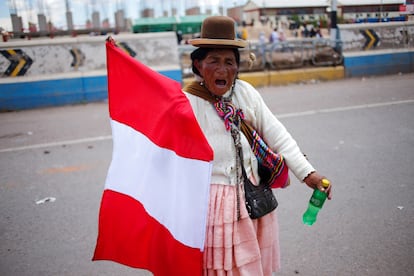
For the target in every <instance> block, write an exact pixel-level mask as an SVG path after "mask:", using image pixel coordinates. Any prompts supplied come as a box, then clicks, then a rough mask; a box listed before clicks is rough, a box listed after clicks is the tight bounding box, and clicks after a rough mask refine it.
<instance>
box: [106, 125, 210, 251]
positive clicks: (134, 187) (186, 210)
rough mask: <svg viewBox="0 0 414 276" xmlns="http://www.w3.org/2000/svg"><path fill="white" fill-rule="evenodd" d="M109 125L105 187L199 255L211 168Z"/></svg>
mask: <svg viewBox="0 0 414 276" xmlns="http://www.w3.org/2000/svg"><path fill="white" fill-rule="evenodd" d="M111 126H112V134H113V146H114V149H113V154H114V155H113V156H112V163H111V165H110V168H109V170H108V176H107V180H106V184H105V188H106V189H110V190H114V191H117V192H120V193H123V194H126V195H128V196H131V197H133V198H135V199H136V200H137V201H139V202H140V203H141V204H142V205H143V206H144V208H145V210H146V211H147V212H148V213H149V214H150V215H151V216H152V217H154V218H155V219H156V220H157V221H158V222H159V223H161V224H162V225H164V226H165V227H166V228H167V229H168V230H169V231H170V233H171V234H172V235H173V236H174V238H175V239H176V240H178V241H180V242H181V243H183V244H185V245H187V246H190V247H193V248H200V249H201V250H202V249H203V248H204V238H203V240H200V238H199V237H205V224H206V216H207V208H208V195H209V189H210V179H211V168H212V163H211V162H206V161H200V160H194V159H188V158H183V157H180V156H178V155H177V154H176V153H175V152H173V151H171V150H168V149H165V148H160V147H159V146H157V145H155V144H154V143H152V142H151V141H150V140H149V139H148V138H147V137H146V136H145V135H143V134H142V133H140V132H138V131H136V130H134V129H133V128H131V127H129V126H127V125H124V124H122V123H119V122H117V121H115V120H112V121H111Z"/></svg>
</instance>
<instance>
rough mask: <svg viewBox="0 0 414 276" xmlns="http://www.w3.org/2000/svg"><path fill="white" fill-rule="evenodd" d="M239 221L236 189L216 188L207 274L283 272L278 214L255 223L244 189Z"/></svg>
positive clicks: (254, 275)
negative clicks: (245, 199) (246, 201)
mask: <svg viewBox="0 0 414 276" xmlns="http://www.w3.org/2000/svg"><path fill="white" fill-rule="evenodd" d="M240 198H241V200H240V214H241V218H240V220H239V221H237V203H236V200H237V194H236V186H230V185H218V184H212V185H211V188H210V203H209V214H208V221H207V232H206V243H205V250H204V256H203V257H204V267H203V273H204V275H205V276H206V275H208V276H213V275H214V276H215V275H218V276H222V275H223V276H224V275H225V276H239V275H240V276H271V275H272V272H275V271H277V270H279V268H280V255H279V229H278V221H277V213H276V211H273V212H271V213H270V214H268V215H266V216H264V217H262V218H259V219H255V220H252V219H250V217H249V214H248V213H247V209H246V206H245V205H244V200H243V199H244V191H243V188H242V186H240Z"/></svg>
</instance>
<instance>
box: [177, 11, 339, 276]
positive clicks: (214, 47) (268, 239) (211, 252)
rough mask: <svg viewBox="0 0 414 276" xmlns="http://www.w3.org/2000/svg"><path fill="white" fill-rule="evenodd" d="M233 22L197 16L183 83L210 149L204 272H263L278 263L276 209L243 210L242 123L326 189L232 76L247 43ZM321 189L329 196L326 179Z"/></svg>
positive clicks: (249, 89) (257, 99)
mask: <svg viewBox="0 0 414 276" xmlns="http://www.w3.org/2000/svg"><path fill="white" fill-rule="evenodd" d="M234 24H235V22H234V20H233V19H231V18H230V17H227V16H211V17H207V18H206V19H205V20H204V21H203V24H202V31H201V37H200V38H198V39H192V40H190V43H191V44H192V45H193V46H195V47H197V49H195V50H194V51H193V52H192V53H191V60H192V70H193V72H194V74H195V81H194V82H192V83H190V84H189V85H187V86H186V87H185V88H184V89H183V90H184V92H185V94H186V95H187V97H188V99H189V101H190V104H191V106H192V108H193V111H194V114H195V116H196V118H197V121H198V123H199V125H200V127H201V129H202V131H203V133H204V135H205V136H206V138H207V140H208V142H209V144H210V146H211V147H212V148H213V151H214V160H213V168H212V175H211V185H210V198H209V209H208V219H207V229H206V241H205V249H204V253H203V256H204V257H203V258H204V261H203V274H204V275H241V276H243V275H244V276H251V275H255V276H269V275H272V273H273V272H276V271H277V270H278V269H279V268H280V252H279V236H278V218H277V212H276V211H271V212H270V213H268V214H266V215H264V216H262V217H260V218H256V219H253V218H251V216H250V213H249V211H250V210H247V207H246V205H245V199H246V195H247V194H248V193H247V192H245V189H244V187H245V186H244V185H246V184H243V183H246V182H248V181H250V182H253V183H254V184H255V185H256V187H258V186H257V185H258V183H261V179H260V172H258V166H259V163H260V162H259V160H258V159H257V158H256V155H255V153H254V151H253V150H252V148H251V146H250V144H249V142H248V139H247V138H246V136H245V135H244V132H243V130H242V129H241V126H242V125H243V124H242V123H241V122H242V121H243V120H244V121H245V122H247V123H249V124H250V125H251V126H252V127H253V128H254V129H255V130H256V131H257V132H258V133H259V134H260V136H261V137H262V138H263V140H264V141H266V142H267V144H268V145H269V146H270V147H271V148H272V149H273V150H274V151H276V152H277V153H278V154H280V156H283V158H284V160H285V162H286V165H287V166H288V167H289V169H290V170H291V172H293V174H294V175H295V176H296V177H297V178H298V179H299V180H300V181H303V182H304V183H306V185H307V186H309V187H310V188H311V189H320V190H324V189H323V187H322V179H323V178H324V177H323V176H322V175H321V174H319V173H318V172H317V171H316V170H315V169H314V167H313V166H312V165H311V164H310V163H309V161H308V160H307V159H306V158H305V156H304V155H303V154H302V152H301V150H300V149H299V147H298V145H297V143H296V141H295V140H294V139H293V138H292V136H291V135H290V134H289V132H288V131H287V129H286V128H285V127H284V125H283V124H282V123H281V122H280V121H279V120H278V119H277V118H276V117H275V116H274V115H273V113H272V112H271V111H270V109H269V108H268V107H267V105H266V104H265V102H264V100H263V99H262V97H261V96H260V94H259V92H258V91H257V90H256V89H255V88H254V87H253V86H252V85H250V84H249V83H247V82H245V81H242V80H240V79H238V70H239V65H240V54H239V48H244V47H245V46H247V42H246V41H243V40H239V39H237V38H236V34H235V28H234ZM243 118H244V119H243ZM240 153H241V154H240ZM247 179H248V180H247ZM325 192H327V193H328V198H329V199H331V197H332V190H331V186H329V187H328V188H327V189H325Z"/></svg>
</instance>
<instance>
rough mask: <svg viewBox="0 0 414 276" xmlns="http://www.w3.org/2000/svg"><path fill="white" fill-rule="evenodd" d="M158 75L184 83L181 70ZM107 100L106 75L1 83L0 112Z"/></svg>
mask: <svg viewBox="0 0 414 276" xmlns="http://www.w3.org/2000/svg"><path fill="white" fill-rule="evenodd" d="M158 72H159V73H161V74H163V75H165V76H167V77H169V78H171V79H174V80H176V81H178V82H181V81H182V79H181V70H178V69H177V70H165V71H158ZM107 98H108V89H107V77H106V75H103V76H87V77H76V78H61V79H55V80H38V81H27V82H10V83H2V84H0V111H7V110H22V109H31V108H39V107H47V106H60V105H67V104H74V103H87V102H95V101H101V100H105V99H107Z"/></svg>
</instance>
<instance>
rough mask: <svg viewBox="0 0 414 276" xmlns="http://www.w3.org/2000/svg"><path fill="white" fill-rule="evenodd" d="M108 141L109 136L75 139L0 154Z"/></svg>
mask: <svg viewBox="0 0 414 276" xmlns="http://www.w3.org/2000/svg"><path fill="white" fill-rule="evenodd" d="M110 139H112V136H111V135H108V136H97V137H89V138H82V139H76V140H67V141H59V142H51V143H44V144H36V145H30V146H22V147H15V148H8V149H0V153H2V152H12V151H21V150H31V149H41V148H49V147H57V146H63V145H75V144H83V143H90V142H96V141H104V140H110Z"/></svg>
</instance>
